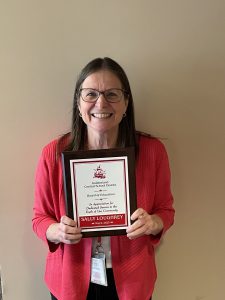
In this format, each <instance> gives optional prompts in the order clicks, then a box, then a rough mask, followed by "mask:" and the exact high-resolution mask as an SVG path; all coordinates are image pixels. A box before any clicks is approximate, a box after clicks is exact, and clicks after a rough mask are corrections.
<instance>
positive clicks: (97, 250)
mask: <svg viewBox="0 0 225 300" xmlns="http://www.w3.org/2000/svg"><path fill="white" fill-rule="evenodd" d="M95 253H96V254H98V253H104V248H103V246H102V238H101V237H100V236H98V237H97V245H96V248H95Z"/></svg>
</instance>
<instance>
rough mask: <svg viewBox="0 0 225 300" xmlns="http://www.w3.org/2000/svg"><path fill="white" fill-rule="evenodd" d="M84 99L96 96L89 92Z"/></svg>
mask: <svg viewBox="0 0 225 300" xmlns="http://www.w3.org/2000/svg"><path fill="white" fill-rule="evenodd" d="M86 97H97V94H96V93H95V92H89V93H87V94H86Z"/></svg>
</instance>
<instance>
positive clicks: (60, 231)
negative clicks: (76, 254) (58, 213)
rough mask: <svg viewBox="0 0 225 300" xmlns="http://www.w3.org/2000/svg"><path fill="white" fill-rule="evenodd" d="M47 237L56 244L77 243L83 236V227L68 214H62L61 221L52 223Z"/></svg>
mask: <svg viewBox="0 0 225 300" xmlns="http://www.w3.org/2000/svg"><path fill="white" fill-rule="evenodd" d="M46 237H47V239H48V240H49V241H50V242H52V243H55V244H59V243H64V244H77V243H79V241H80V240H81V238H82V234H81V228H80V227H79V228H78V227H77V223H76V222H75V221H74V220H72V219H70V218H69V217H67V216H62V217H61V221H60V223H53V224H51V225H50V226H49V227H48V229H47V231H46Z"/></svg>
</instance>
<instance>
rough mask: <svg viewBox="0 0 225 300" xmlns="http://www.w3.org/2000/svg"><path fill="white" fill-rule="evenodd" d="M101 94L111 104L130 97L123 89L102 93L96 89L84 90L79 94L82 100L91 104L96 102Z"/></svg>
mask: <svg viewBox="0 0 225 300" xmlns="http://www.w3.org/2000/svg"><path fill="white" fill-rule="evenodd" d="M101 94H102V95H103V96H104V97H105V99H106V101H108V102H111V103H116V102H120V101H121V100H122V99H124V96H125V95H126V96H128V93H127V92H126V91H124V90H122V89H109V90H105V91H103V92H100V91H98V90H95V89H89V88H83V89H80V92H79V95H80V96H81V98H82V100H83V101H85V102H90V103H94V102H96V101H97V100H98V98H99V97H100V95H101Z"/></svg>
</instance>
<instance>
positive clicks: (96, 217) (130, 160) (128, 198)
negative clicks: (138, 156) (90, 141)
mask: <svg viewBox="0 0 225 300" xmlns="http://www.w3.org/2000/svg"><path fill="white" fill-rule="evenodd" d="M62 167H63V177H64V192H65V201H66V213H67V216H68V217H70V218H71V219H74V220H75V221H76V222H77V226H78V227H81V231H82V234H83V237H94V236H106V235H107V236H108V235H122V234H126V228H127V227H128V226H129V225H131V220H130V216H131V214H132V213H133V212H134V211H135V210H136V180H135V154H134V148H132V147H129V148H122V149H104V150H88V151H64V152H63V153H62Z"/></svg>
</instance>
